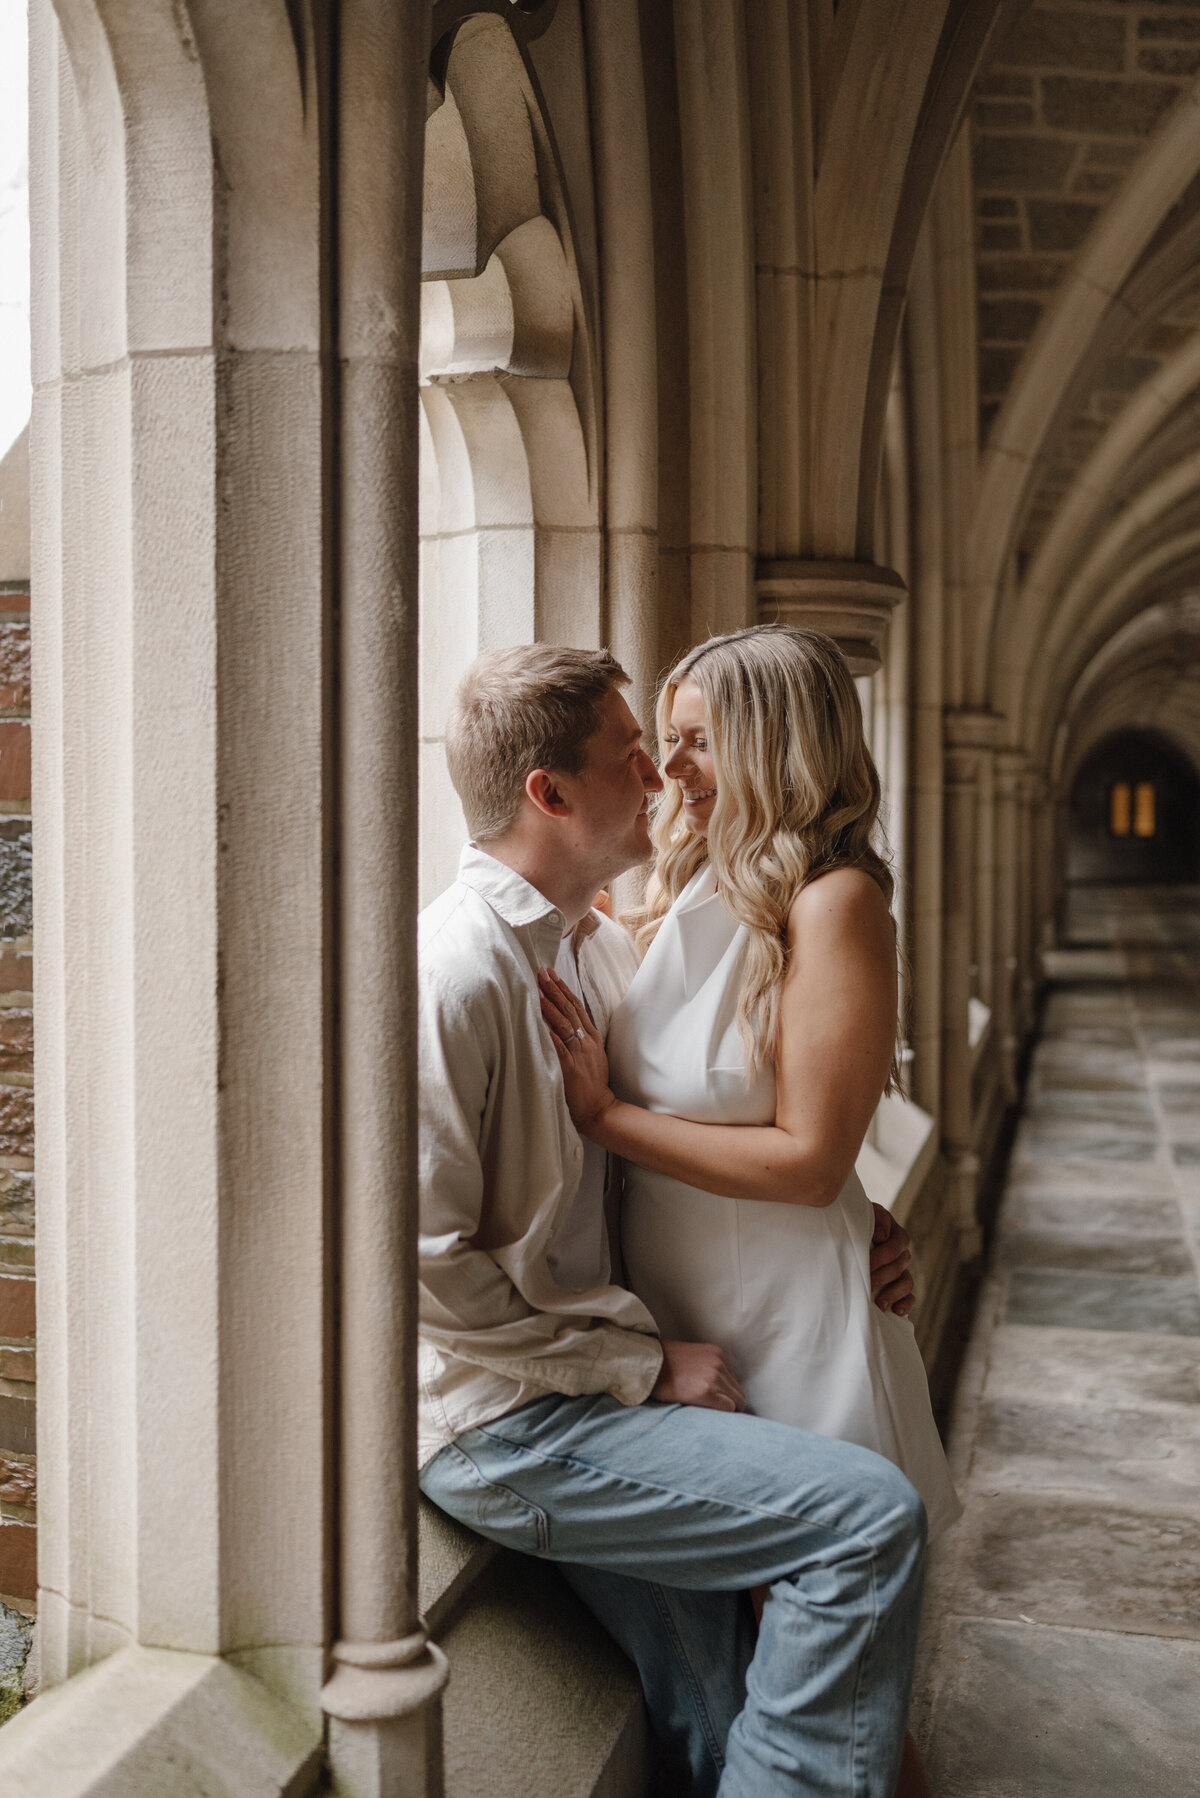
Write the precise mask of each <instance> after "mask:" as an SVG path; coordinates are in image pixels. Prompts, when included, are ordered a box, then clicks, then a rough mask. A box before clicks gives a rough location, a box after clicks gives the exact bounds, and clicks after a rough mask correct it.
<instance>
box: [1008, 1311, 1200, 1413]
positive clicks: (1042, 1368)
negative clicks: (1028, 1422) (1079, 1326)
mask: <svg viewBox="0 0 1200 1798" xmlns="http://www.w3.org/2000/svg"><path fill="white" fill-rule="evenodd" d="M991 1348H992V1355H991V1365H990V1367H989V1369H988V1374H987V1388H986V1390H987V1395H988V1397H989V1398H994V1399H1005V1398H1012V1399H1029V1398H1031V1397H1035V1396H1036V1397H1037V1398H1039V1399H1040V1400H1041V1401H1042V1402H1043V1403H1045V1404H1048V1405H1054V1404H1063V1405H1072V1406H1074V1405H1095V1406H1097V1407H1099V1408H1101V1409H1102V1410H1104V1411H1105V1412H1110V1411H1111V1412H1113V1413H1118V1412H1120V1411H1123V1410H1127V1411H1138V1412H1141V1411H1145V1410H1147V1409H1151V1408H1153V1409H1156V1410H1158V1409H1161V1410H1177V1409H1178V1410H1185V1411H1195V1413H1196V1415H1197V1416H1200V1351H1198V1350H1197V1346H1196V1343H1195V1342H1194V1341H1193V1340H1192V1339H1190V1338H1188V1337H1183V1336H1138V1335H1134V1334H1133V1333H1129V1334H1127V1335H1117V1334H1110V1333H1108V1332H1106V1331H1102V1330H1071V1329H1063V1328H1061V1327H1058V1328H1050V1329H1047V1328H1039V1327H1037V1326H1031V1325H1025V1324H1002V1325H1001V1326H1000V1327H999V1328H998V1329H997V1330H996V1331H995V1334H994V1336H993V1337H992V1343H991Z"/></svg>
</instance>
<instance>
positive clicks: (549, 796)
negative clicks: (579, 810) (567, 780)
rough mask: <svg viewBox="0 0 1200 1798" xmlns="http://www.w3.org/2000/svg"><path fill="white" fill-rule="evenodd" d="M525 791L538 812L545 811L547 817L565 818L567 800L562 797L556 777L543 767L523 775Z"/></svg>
mask: <svg viewBox="0 0 1200 1798" xmlns="http://www.w3.org/2000/svg"><path fill="white" fill-rule="evenodd" d="M525 793H526V796H527V798H528V799H529V800H530V801H531V802H532V803H533V804H534V805H536V806H537V809H538V811H539V812H545V814H546V816H547V817H548V818H565V817H566V815H567V802H566V800H565V799H564V797H563V792H562V788H561V787H560V785H559V783H558V777H557V776H556V775H554V774H551V773H550V772H549V771H548V770H547V769H545V768H535V769H534V770H533V773H532V774H529V775H526V777H525Z"/></svg>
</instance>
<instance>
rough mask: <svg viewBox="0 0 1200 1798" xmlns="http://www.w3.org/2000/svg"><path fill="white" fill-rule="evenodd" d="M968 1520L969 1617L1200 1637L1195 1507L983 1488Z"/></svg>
mask: <svg viewBox="0 0 1200 1798" xmlns="http://www.w3.org/2000/svg"><path fill="white" fill-rule="evenodd" d="M958 1528H959V1530H960V1532H961V1540H960V1542H959V1544H958V1553H959V1557H960V1564H961V1565H962V1566H964V1567H966V1568H967V1571H966V1572H965V1574H964V1573H962V1572H960V1580H961V1585H960V1589H959V1592H958V1595H957V1599H956V1608H958V1609H960V1610H962V1611H963V1612H965V1613H966V1614H967V1615H970V1616H977V1617H1008V1618H1017V1617H1020V1616H1027V1617H1028V1619H1029V1620H1031V1621H1032V1622H1034V1623H1060V1624H1062V1623H1065V1624H1074V1625H1077V1626H1078V1627H1080V1628H1084V1629H1116V1630H1123V1631H1129V1632H1132V1633H1134V1634H1138V1635H1148V1636H1181V1637H1187V1638H1189V1639H1196V1640H1200V1518H1198V1517H1197V1516H1196V1515H1195V1514H1194V1512H1188V1511H1167V1510H1162V1511H1159V1510H1151V1509H1150V1508H1149V1507H1146V1506H1139V1507H1133V1506H1122V1505H1117V1504H1111V1503H1106V1502H1104V1501H1103V1500H1092V1499H1083V1498H1080V1497H1077V1496H1076V1495H1074V1494H1071V1495H1065V1496H1064V1495H1061V1494H1050V1493H1041V1492H1038V1493H1031V1492H1011V1493H1010V1492H1004V1493H999V1494H996V1495H995V1496H984V1495H983V1494H980V1495H979V1496H978V1497H977V1498H976V1499H975V1501H974V1503H973V1504H972V1505H971V1506H970V1507H969V1508H968V1511H967V1514H966V1516H965V1517H964V1518H963V1520H962V1522H961V1523H960V1524H959V1525H958ZM1198 1711H1200V1706H1198Z"/></svg>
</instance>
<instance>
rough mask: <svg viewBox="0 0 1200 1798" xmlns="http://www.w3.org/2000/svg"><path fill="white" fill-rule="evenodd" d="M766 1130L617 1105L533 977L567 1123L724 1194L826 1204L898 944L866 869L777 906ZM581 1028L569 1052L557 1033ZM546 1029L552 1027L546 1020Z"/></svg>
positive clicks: (869, 1098) (555, 999)
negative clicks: (776, 981) (774, 1043)
mask: <svg viewBox="0 0 1200 1798" xmlns="http://www.w3.org/2000/svg"><path fill="white" fill-rule="evenodd" d="M788 949H789V955H788V971H787V974H786V976H785V978H784V984H783V992H782V994H781V996H780V1033H779V1054H778V1060H777V1068H776V1073H777V1087H778V1099H777V1108H776V1114H775V1123H774V1124H773V1125H765V1126H758V1125H744V1124H696V1123H691V1122H689V1121H688V1120H687V1119H685V1118H676V1117H669V1116H666V1115H664V1114H663V1113H660V1112H654V1111H646V1110H644V1109H643V1108H642V1107H641V1106H639V1105H627V1104H624V1103H623V1102H622V1101H620V1100H618V1099H616V1098H614V1096H613V1094H612V1091H611V1089H610V1088H609V1085H608V1063H607V1060H606V1059H605V1057H604V1050H603V1044H602V1043H601V1042H600V1039H599V1036H598V1035H597V1033H596V1031H595V1030H594V1028H593V1027H592V1026H591V1023H590V1020H589V1019H587V1017H586V1015H585V1014H584V1013H583V1010H582V1008H581V1007H580V1006H579V1005H578V1003H577V1001H575V999H574V996H573V995H572V994H571V993H570V991H569V989H568V988H566V987H565V986H563V984H562V983H561V982H560V981H558V980H557V979H556V978H555V977H554V976H553V975H552V974H549V973H548V971H543V974H542V977H541V980H542V995H543V1009H544V1010H545V1011H546V1016H547V1020H548V1022H549V1023H550V1024H551V1027H552V1029H553V1030H555V1044H556V1047H557V1049H558V1055H559V1063H560V1066H561V1067H562V1069H563V1081H564V1085H565V1086H566V1090H567V1102H568V1104H569V1105H570V1107H571V1114H572V1116H573V1117H574V1119H575V1122H576V1125H577V1127H578V1128H579V1129H580V1130H581V1131H582V1133H583V1134H584V1135H586V1136H590V1137H591V1138H592V1140H593V1141H595V1142H597V1143H599V1144H600V1145H601V1146H602V1147H604V1148H606V1149H609V1150H611V1151H612V1152H613V1153H614V1154H618V1155H623V1156H624V1157H625V1158H626V1160H628V1161H633V1162H636V1163H637V1164H638V1166H640V1167H646V1168H650V1169H652V1170H653V1171H655V1172H657V1173H661V1174H668V1175H670V1176H671V1177H672V1178H674V1179H676V1180H682V1181H684V1182H686V1184H687V1185H689V1186H698V1187H699V1188H700V1189H701V1190H702V1191H704V1192H713V1193H718V1194H721V1195H722V1196H724V1197H726V1198H734V1199H769V1200H773V1201H775V1202H777V1203H789V1204H800V1205H818V1206H819V1205H829V1204H832V1202H833V1200H834V1199H835V1198H836V1197H837V1195H838V1193H839V1192H840V1191H841V1189H842V1187H843V1186H844V1185H845V1182H846V1180H847V1178H848V1176H849V1174H850V1171H851V1169H852V1168H853V1166H854V1162H855V1159H856V1157H857V1155H858V1152H859V1149H860V1148H861V1146H862V1140H863V1137H864V1135H865V1134H866V1129H867V1125H868V1124H869V1123H870V1121H871V1116H872V1114H873V1112H874V1110H875V1107H876V1106H877V1105H878V1103H879V1098H880V1094H881V1093H882V1091H883V1088H884V1085H885V1083H886V1081H887V1075H888V1069H889V1067H890V1066H891V1060H892V1054H893V1050H894V1046H895V1029H896V940H895V932H894V929H893V926H892V920H891V917H890V915H889V913H888V909H887V904H886V901H885V900H884V897H883V894H882V892H881V891H880V889H879V887H878V886H877V885H876V883H875V882H874V881H873V880H872V879H871V878H870V876H869V875H867V874H863V873H861V872H860V871H859V870H857V869H853V868H840V869H837V870H835V871H834V872H833V873H830V874H826V875H824V876H822V878H821V879H819V880H816V881H814V882H813V883H812V884H811V886H808V887H806V888H805V889H804V891H803V892H802V893H800V894H799V895H798V896H797V898H796V899H795V901H794V902H793V904H792V907H791V910H790V912H789V914H788ZM564 1024H565V1026H566V1027H567V1028H568V1029H576V1028H579V1029H583V1030H584V1032H585V1035H584V1038H583V1039H578V1038H575V1039H572V1040H571V1042H570V1044H569V1046H568V1045H565V1044H564V1043H563V1041H562V1040H561V1037H560V1034H559V1032H561V1031H562V1029H563V1027H564ZM556 1026H557V1028H556Z"/></svg>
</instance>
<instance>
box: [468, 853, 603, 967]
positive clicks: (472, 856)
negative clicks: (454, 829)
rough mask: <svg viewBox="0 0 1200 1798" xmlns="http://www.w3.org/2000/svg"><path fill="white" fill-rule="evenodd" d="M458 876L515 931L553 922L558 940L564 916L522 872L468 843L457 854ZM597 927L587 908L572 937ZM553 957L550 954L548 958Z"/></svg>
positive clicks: (581, 937)
mask: <svg viewBox="0 0 1200 1798" xmlns="http://www.w3.org/2000/svg"><path fill="white" fill-rule="evenodd" d="M458 878H459V880H460V881H461V883H462V885H463V886H468V887H470V888H472V890H473V891H474V892H476V893H478V894H479V895H480V897H481V898H482V899H486V900H487V902H488V904H489V905H490V906H491V908H492V910H493V911H494V912H495V913H496V914H497V915H498V916H499V917H501V918H503V919H504V921H505V923H506V924H511V925H512V927H513V929H514V930H519V929H520V928H521V927H522V926H523V925H530V924H543V923H544V924H546V925H550V924H553V925H554V926H555V927H556V929H557V932H558V939H559V941H560V942H561V940H562V934H563V930H564V928H565V926H566V919H565V918H564V917H563V915H562V913H561V911H559V909H558V907H557V906H556V905H552V904H551V903H550V901H549V899H547V897H546V895H545V894H544V893H539V892H538V889H537V888H536V887H535V886H531V885H530V883H529V881H527V880H526V879H525V876H524V875H523V874H518V873H517V871H516V869H515V868H510V867H508V866H507V865H506V863H504V862H498V861H497V860H496V858H495V856H494V855H489V854H488V853H487V851H486V850H485V849H480V848H478V847H477V846H476V845H475V844H474V843H468V844H467V846H466V848H465V849H464V850H463V852H462V855H461V856H460V857H459V863H458ZM599 927H600V919H599V916H598V915H597V913H596V912H594V911H586V912H584V914H583V917H582V918H581V919H580V920H579V923H578V924H577V925H576V926H575V929H574V930H573V931H572V933H571V934H572V939H573V940H574V941H576V942H583V941H584V940H585V939H586V938H587V937H589V936H591V934H592V932H593V931H595V930H598V929H599ZM551 959H553V957H551Z"/></svg>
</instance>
